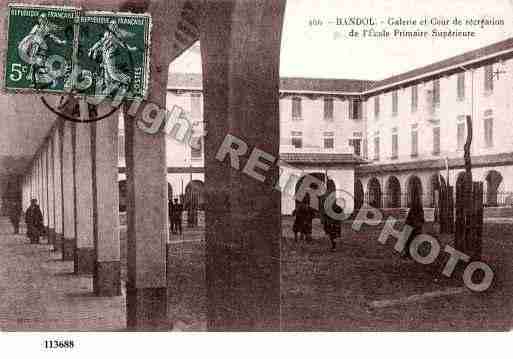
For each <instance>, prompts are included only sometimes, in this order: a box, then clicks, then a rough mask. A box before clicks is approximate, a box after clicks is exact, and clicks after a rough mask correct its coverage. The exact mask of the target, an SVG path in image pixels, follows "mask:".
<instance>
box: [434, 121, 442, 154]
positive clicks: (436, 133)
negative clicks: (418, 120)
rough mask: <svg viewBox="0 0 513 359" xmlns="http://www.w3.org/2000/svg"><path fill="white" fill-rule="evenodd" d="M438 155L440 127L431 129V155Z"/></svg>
mask: <svg viewBox="0 0 513 359" xmlns="http://www.w3.org/2000/svg"><path fill="white" fill-rule="evenodd" d="M439 154H440V127H433V155H435V156H436V155H439Z"/></svg>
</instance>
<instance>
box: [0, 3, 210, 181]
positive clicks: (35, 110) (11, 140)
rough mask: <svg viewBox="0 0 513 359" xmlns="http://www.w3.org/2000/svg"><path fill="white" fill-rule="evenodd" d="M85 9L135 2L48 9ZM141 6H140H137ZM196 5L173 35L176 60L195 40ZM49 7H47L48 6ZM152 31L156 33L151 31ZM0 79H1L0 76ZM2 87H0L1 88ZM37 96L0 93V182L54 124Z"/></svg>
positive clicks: (17, 169)
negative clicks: (0, 112)
mask: <svg viewBox="0 0 513 359" xmlns="http://www.w3.org/2000/svg"><path fill="white" fill-rule="evenodd" d="M23 3H25V4H42V2H41V1H40V0H38V1H36V0H24V1H23ZM64 3H66V5H68V6H73V5H75V6H80V5H81V6H82V7H83V8H84V7H85V6H87V8H88V9H94V10H119V9H130V7H131V3H137V2H135V1H120V0H93V1H87V2H82V1H71V3H70V1H62V0H61V1H58V0H56V1H53V2H51V5H64ZM139 3H142V2H139ZM199 3H200V2H199V1H190V2H186V3H185V5H184V9H183V13H182V20H181V22H180V23H179V25H178V28H177V31H176V34H175V39H176V41H175V44H174V46H175V50H177V51H176V53H175V54H177V55H176V56H179V55H180V54H181V53H182V52H184V51H185V50H187V49H188V48H189V47H191V46H192V45H193V44H194V43H195V42H196V41H198V39H199V30H198V28H199V20H198V18H199V14H200V8H199ZM49 4H50V3H49ZM0 9H1V13H3V14H7V1H5V0H2V1H0ZM153 16H156V15H153ZM6 20H7V16H1V17H0V26H1V28H3V29H5V28H6V26H7V24H6V23H5V22H6ZM153 31H158V29H154V30H153ZM6 49H7V39H6V37H4V38H3V39H2V40H1V41H0V56H1V58H2V59H4V58H5V55H6V54H5V53H6ZM4 72H5V70H4V63H3V61H1V65H0V73H1V74H4ZM1 77H2V78H3V76H1ZM3 85H4V84H3V83H2V84H1V87H2V88H3ZM40 96H41V95H36V94H21V93H20V94H15V93H5V91H1V92H0V108H1V109H2V114H1V116H0V129H1V130H0V180H1V179H2V178H5V177H8V176H11V175H16V174H22V173H23V172H24V170H25V169H26V168H27V166H28V165H29V163H30V161H31V160H32V158H33V156H34V155H35V154H36V152H37V150H38V148H39V147H40V146H41V144H42V143H43V141H44V139H45V137H46V136H47V135H48V133H49V131H50V129H51V128H52V126H53V125H54V123H55V121H56V116H55V115H53V114H51V113H50V111H49V110H48V109H46V107H44V105H43V104H42V102H41V100H40ZM45 98H46V99H47V100H48V102H49V103H55V102H56V101H57V96H52V95H45Z"/></svg>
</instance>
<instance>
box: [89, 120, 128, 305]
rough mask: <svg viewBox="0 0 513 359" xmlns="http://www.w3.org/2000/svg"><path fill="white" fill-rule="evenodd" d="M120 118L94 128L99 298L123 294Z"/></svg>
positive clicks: (95, 280)
mask: <svg viewBox="0 0 513 359" xmlns="http://www.w3.org/2000/svg"><path fill="white" fill-rule="evenodd" d="M118 117H119V113H117V112H116V113H115V114H114V115H112V116H111V117H110V118H107V119H105V120H103V121H98V122H96V123H94V124H93V127H92V144H93V148H92V151H93V153H92V154H93V192H94V198H93V202H94V205H93V210H94V221H95V233H94V240H95V246H94V247H95V250H96V263H95V267H94V274H93V288H94V293H95V294H96V295H99V296H117V295H120V294H121V264H120V243H119V188H118V172H119V171H118V132H119V130H118Z"/></svg>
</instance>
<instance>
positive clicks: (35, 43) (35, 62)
mask: <svg viewBox="0 0 513 359" xmlns="http://www.w3.org/2000/svg"><path fill="white" fill-rule="evenodd" d="M62 30H63V29H62V28H61V27H60V26H58V25H56V24H53V23H52V22H50V21H49V20H48V17H47V15H46V14H45V13H43V14H41V15H39V17H38V19H37V24H36V25H34V26H33V27H32V29H31V30H30V33H29V34H28V35H27V36H25V37H24V38H23V40H21V42H20V44H19V45H18V52H19V54H20V56H21V57H22V58H23V59H24V60H25V61H26V62H27V63H28V64H30V65H31V66H30V73H29V77H32V75H33V74H34V75H35V78H36V80H38V81H40V80H41V79H42V78H46V79H47V80H49V79H50V77H49V75H48V73H47V69H46V61H47V58H48V45H47V43H46V40H47V39H51V40H53V41H54V42H55V43H56V44H58V45H65V44H66V40H63V39H60V38H59V37H57V36H56V35H55V34H54V32H57V31H62ZM45 82H48V81H45ZM52 84H53V85H55V79H53V81H52Z"/></svg>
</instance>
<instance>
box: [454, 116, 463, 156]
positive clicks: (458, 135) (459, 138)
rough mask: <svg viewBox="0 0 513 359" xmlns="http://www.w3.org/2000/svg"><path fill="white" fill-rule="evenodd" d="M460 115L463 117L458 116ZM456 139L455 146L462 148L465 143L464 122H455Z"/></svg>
mask: <svg viewBox="0 0 513 359" xmlns="http://www.w3.org/2000/svg"><path fill="white" fill-rule="evenodd" d="M460 117H463V118H464V116H460ZM456 141H457V146H458V148H457V149H458V150H462V149H463V145H465V123H464V122H460V123H458V124H457V127H456Z"/></svg>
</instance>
